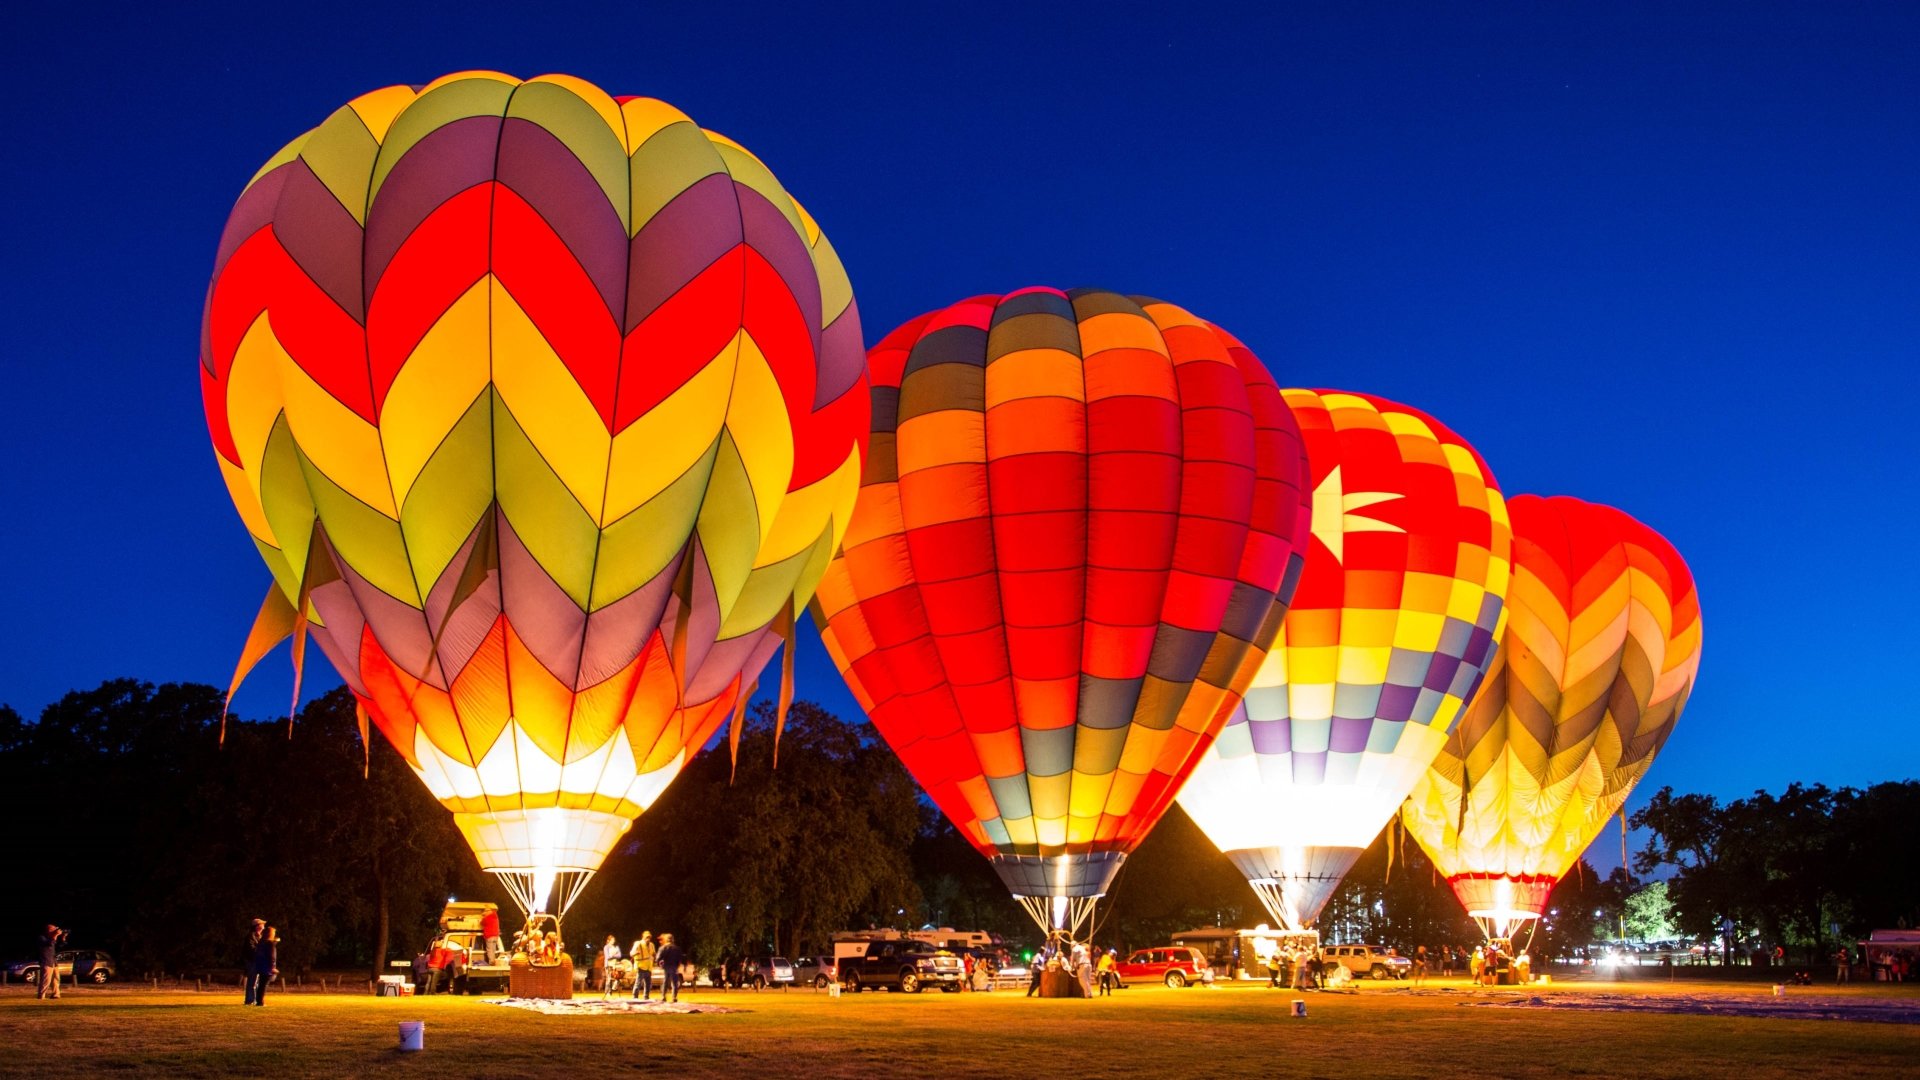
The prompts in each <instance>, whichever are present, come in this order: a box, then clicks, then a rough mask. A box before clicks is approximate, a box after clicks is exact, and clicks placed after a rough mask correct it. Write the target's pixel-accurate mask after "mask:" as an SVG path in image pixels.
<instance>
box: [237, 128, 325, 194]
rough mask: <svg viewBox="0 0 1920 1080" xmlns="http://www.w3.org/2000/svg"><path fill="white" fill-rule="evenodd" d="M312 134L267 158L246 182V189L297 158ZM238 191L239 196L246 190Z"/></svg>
mask: <svg viewBox="0 0 1920 1080" xmlns="http://www.w3.org/2000/svg"><path fill="white" fill-rule="evenodd" d="M312 134H313V132H311V131H309V132H307V133H306V134H305V135H302V136H300V137H299V138H297V139H295V140H293V141H292V142H290V143H288V144H287V145H285V146H283V147H281V148H280V150H279V152H278V153H276V154H274V155H273V156H272V157H270V158H268V159H267V163H266V164H265V165H262V166H260V168H259V169H258V170H256V171H255V172H254V174H253V178H252V179H251V180H248V181H247V187H252V186H253V185H254V184H256V183H259V181H260V178H261V177H263V176H265V175H267V174H268V173H270V172H272V171H273V170H275V169H277V168H279V167H280V166H282V165H285V164H286V163H287V162H289V161H292V160H293V159H294V158H297V157H299V156H300V148H301V147H303V146H305V145H306V144H307V138H308V137H309V136H311V135H312ZM240 191H241V194H243V195H244V194H246V188H242V189H240Z"/></svg>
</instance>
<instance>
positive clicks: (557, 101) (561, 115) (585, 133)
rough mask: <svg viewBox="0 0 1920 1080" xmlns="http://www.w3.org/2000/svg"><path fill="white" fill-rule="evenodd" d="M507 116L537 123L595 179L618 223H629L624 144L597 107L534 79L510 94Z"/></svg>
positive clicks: (564, 88) (562, 87)
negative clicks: (618, 218)
mask: <svg viewBox="0 0 1920 1080" xmlns="http://www.w3.org/2000/svg"><path fill="white" fill-rule="evenodd" d="M507 115H508V116H509V117H519V118H520V119H522V120H529V121H532V122H533V123H535V124H538V125H540V126H541V127H543V128H545V129H547V131H549V132H551V133H552V134H553V136H554V137H555V138H557V139H559V140H560V141H561V142H562V143H563V144H565V145H566V148H567V149H569V150H571V151H573V156H574V157H577V158H579V159H580V162H581V164H583V165H585V166H586V167H587V171H588V172H590V173H592V174H593V178H594V179H595V180H597V181H599V183H600V190H602V191H604V192H606V194H607V202H609V203H611V204H612V205H613V210H614V213H616V214H619V215H620V224H622V225H630V221H629V213H630V208H629V206H628V202H627V200H628V198H629V195H630V192H629V191H628V181H627V147H626V144H625V143H624V142H622V141H621V138H622V133H621V132H618V131H615V130H613V129H612V128H609V127H607V122H606V120H605V119H603V118H602V117H601V115H600V113H599V111H598V110H597V109H595V108H594V107H593V106H592V105H589V104H587V102H585V101H583V100H581V98H580V95H578V94H576V93H574V92H573V91H572V90H569V89H567V88H566V87H564V86H561V85H560V84H558V83H538V82H536V83H527V84H526V85H525V86H522V87H521V88H520V92H519V93H517V94H515V95H513V101H512V102H511V103H510V105H509V107H508V109H507ZM629 235H631V233H629Z"/></svg>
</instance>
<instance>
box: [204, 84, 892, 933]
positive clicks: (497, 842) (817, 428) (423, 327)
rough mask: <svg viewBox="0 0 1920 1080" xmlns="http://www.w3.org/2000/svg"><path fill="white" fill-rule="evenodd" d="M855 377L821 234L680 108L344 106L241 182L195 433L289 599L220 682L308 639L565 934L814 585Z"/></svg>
mask: <svg viewBox="0 0 1920 1080" xmlns="http://www.w3.org/2000/svg"><path fill="white" fill-rule="evenodd" d="M864 369H865V365H864V361H863V357H862V353H861V341H860V326H859V317H858V315H857V313H856V310H855V307H854V303H853V294H852V291H851V288H850V287H849V285H848V281H847V276H846V273H845V271H844V270H843V269H842V267H841V265H840V260H839V258H838V257H837V256H836V255H835V254H834V251H833V248H832V246H831V245H829V244H828V243H827V241H826V238H825V237H824V236H822V235H821V233H820V230H819V228H818V227H817V226H816V225H815V224H814V222H813V219H812V218H811V217H809V216H808V215H807V213H806V211H805V210H803V209H801V208H800V206H799V204H797V203H796V202H794V201H793V199H792V198H791V197H789V196H788V195H787V193H786V191H785V190H784V189H783V188H782V187H781V186H780V184H779V182H778V181H776V180H775V179H774V177H773V175H772V173H770V172H769V171H768V170H767V167H766V166H765V165H763V164H762V163H761V162H760V161H759V160H758V159H757V158H755V157H754V156H753V155H752V154H750V153H748V152H747V151H746V150H744V149H742V148H741V147H739V146H738V145H736V144H734V143H733V142H731V141H729V140H727V139H725V138H723V137H721V136H719V135H715V134H713V133H711V132H707V131H703V130H702V129H701V128H700V127H698V126H697V125H695V124H694V123H693V122H692V121H691V120H689V119H688V118H687V117H686V116H684V115H682V114H681V113H679V112H678V111H676V110H674V109H673V108H672V107H671V106H669V105H666V104H664V103H662V102H659V101H655V100H652V99H648V98H620V99H615V98H612V97H609V96H607V95H606V94H605V93H603V92H602V91H600V90H599V89H598V88H596V87H594V86H592V85H590V84H588V83H585V82H582V81H581V80H578V79H574V78H570V77H566V76H558V75H554V76H544V77H541V78H538V79H533V80H529V81H526V82H522V81H520V80H518V79H514V78H511V77H508V76H505V75H500V74H496V73H493V72H466V73H462V74H458V75H450V76H447V77H446V78H443V79H439V80H436V81H435V82H433V83H430V84H428V85H427V86H424V87H420V88H409V87H405V86H395V87H388V88H386V89H384V90H378V91H375V92H373V93H370V94H367V95H364V96H362V97H359V98H356V99H354V100H353V101H352V102H349V103H348V104H347V105H346V106H345V107H343V108H341V109H340V110H339V111H337V112H335V113H334V114H333V115H332V116H331V117H329V118H328V119H327V120H326V121H325V122H324V123H322V124H321V125H320V126H319V127H317V128H315V129H313V130H312V131H310V132H308V133H307V134H305V135H302V136H301V137H299V138H298V139H295V140H294V141H293V142H292V143H290V144H288V145H287V147H286V148H285V149H284V150H282V151H281V152H280V153H278V154H276V155H274V157H273V158H272V159H271V160H270V161H268V162H267V164H266V165H265V167H263V168H262V169H261V170H260V172H259V173H258V174H257V175H256V176H255V177H254V178H253V180H252V181H251V182H250V183H249V184H248V185H247V188H246V190H245V191H244V192H243V193H242V194H241V196H240V199H239V201H238V203H237V204H236V205H235V207H234V209H233V213H232V216H231V217H230V219H229V220H228V223H227V228H226V232H225V234H224V236H223V237H222V238H221V242H220V247H219V253H218V256H217V258H216V261H215V269H214V277H213V283H212V286H211V288H210V290H209V292H208V297H207V307H206V320H205V332H204V337H203V342H202V349H201V371H200V380H201V387H202V390H203V393H204V398H205V403H206V416H207V426H208V429H209V431H210V432H211V433H212V437H213V445H214V449H215V451H216V452H217V455H218V460H219V464H220V470H221V473H222V475H223V476H224V477H225V478H226V482H227V487H228V490H229V491H230V493H231V494H232V497H233V502H234V505H235V506H236V507H237V508H238V509H239V511H240V516H241V518H242V520H243V521H244V522H245V523H246V526H247V529H248V531H249V532H250V533H251V534H252V536H253V539H254V543H255V545H256V546H257V547H258V548H259V551H260V554H261V556H262V557H263V558H264V559H265V560H266V563H267V566H268V568H269V569H270V570H271V571H272V572H273V576H274V579H275V587H274V588H273V589H272V590H270V591H269V594H268V598H267V602H266V604H265V605H264V606H263V608H262V611H261V615H260V617H259V619H258V620H257V622H256V625H255V631H254V634H253V635H252V637H251V638H250V640H249V643H248V647H247V649H246V650H245V654H244V655H243V658H242V662H241V666H240V671H239V672H237V673H236V676H235V685H236V686H237V685H238V682H239V679H240V677H242V676H244V674H245V671H246V669H247V668H248V667H250V666H251V665H252V664H253V663H254V662H255V661H256V660H257V659H258V658H259V655H260V654H261V653H262V652H264V651H265V650H266V649H267V648H269V647H271V645H272V644H273V643H274V642H275V641H277V640H279V639H280V638H283V637H285V636H287V635H288V634H292V635H293V636H294V646H295V657H296V665H297V664H298V662H299V656H300V652H299V650H300V647H301V644H302V642H303V641H304V640H305V637H306V632H307V631H309V630H311V632H312V634H313V637H314V640H316V641H317V642H318V643H319V644H320V647H321V648H322V650H324V651H325V653H326V654H327V656H328V658H329V659H330V660H332V662H333V664H334V666H335V667H336V668H337V669H338V670H339V671H340V673H341V676H342V677H343V678H344V679H345V680H346V682H347V684H348V685H349V686H350V687H351V688H352V690H353V692H354V694H355V695H356V696H357V697H358V698H359V700H360V703H361V705H362V707H363V720H362V722H363V726H364V723H365V718H366V717H368V716H370V717H371V718H372V722H373V723H374V724H375V725H377V726H378V727H379V728H380V730H381V731H382V732H384V733H385V734H386V736H387V738H388V739H389V740H390V741H391V742H392V743H393V745H394V747H395V748H396V749H398V750H399V751H400V753H401V755H402V756H404V757H405V758H406V760H407V763H408V764H409V765H411V766H412V767H413V768H414V770H415V771H416V772H417V773H418V774H419V776H420V778H421V779H422V780H423V781H425V783H426V784H427V786H428V787H429V788H430V789H431V790H432V791H433V793H434V795H435V796H436V797H438V798H439V799H440V801H441V802H442V803H443V804H444V805H445V806H446V807H447V808H448V809H449V810H451V811H453V812H454V814H455V820H456V821H457V822H458V824H459V826H460V828H461V830H462V831H463V832H464V833H465V835H466V837H467V839H468V840H469V841H470V842H471V843H472V845H473V848H474V851H475V853H476V854H477V856H478V857H479V860H480V864H481V865H482V866H483V867H485V868H486V869H488V870H490V871H493V872H495V873H496V874H499V875H500V876H501V877H502V878H503V879H504V880H506V882H507V883H508V885H509V886H510V887H511V889H512V890H513V892H514V894H515V896H516V898H517V899H518V900H519V901H520V902H521V903H522V904H523V905H525V906H527V907H528V908H532V909H541V908H542V907H543V905H545V904H546V903H547V902H548V899H549V897H550V896H552V898H553V899H554V901H555V902H556V910H559V911H564V910H565V907H566V905H567V904H568V903H570V902H571V899H572V897H573V896H574V895H577V892H578V889H579V887H580V886H581V885H583V884H584V883H585V880H586V878H587V877H588V876H590V875H591V873H592V871H593V870H594V869H595V868H596V867H598V866H599V865H600V862H601V860H602V859H603V858H604V857H605V855H606V854H607V852H608V851H609V850H610V848H611V847H612V845H613V844H614V842H615V841H616V840H617V839H618V838H619V836H620V835H621V833H622V832H624V831H625V830H626V829H627V827H628V825H629V824H630V822H631V820H632V819H633V818H634V817H635V816H637V815H638V814H639V813H640V812H641V811H642V810H644V809H646V807H647V806H648V804H649V803H651V802H652V801H653V800H654V799H655V798H656V797H657V796H658V795H659V794H660V791H661V790H662V789H663V788H664V787H665V786H666V785H667V783H668V782H669V781H671V780H672V779H673V777H674V775H675V774H676V773H677V772H678V771H679V769H680V767H681V765H682V764H683V763H684V762H685V760H686V758H687V756H688V755H689V754H690V753H692V752H693V751H694V750H697V749H698V748H699V747H700V746H701V745H702V744H703V743H704V742H705V741H706V740H707V739H708V738H709V737H710V736H711V735H712V734H713V733H714V732H715V730H716V728H717V727H718V726H719V725H720V724H721V723H722V722H723V721H724V720H725V719H726V718H727V717H728V716H729V714H730V713H731V712H732V711H733V710H735V709H736V707H738V706H740V705H743V704H744V702H745V699H746V697H747V695H748V694H749V693H750V691H751V688H752V686H753V684H754V682H755V679H756V677H757V675H758V674H759V672H760V671H761V669H762V667H763V666H764V665H765V664H766V662H767V660H768V658H769V657H770V656H771V654H772V653H773V651H774V650H775V648H776V647H778V645H779V643H780V641H781V637H782V635H784V634H786V633H788V632H789V631H790V628H791V626H792V622H793V618H794V614H795V612H796V611H797V610H798V609H799V607H801V606H803V605H804V604H805V602H806V600H807V599H808V598H809V597H810V596H811V594H812V592H813V587H814V583H815V582H816V581H817V580H818V579H819V577H820V575H821V574H822V573H823V572H824V570H825V568H826V564H827V559H828V556H829V555H830V553H831V552H832V551H833V549H834V548H835V547H836V546H837V545H838V543H839V539H840V536H841V534H842V532H843V531H844V529H845V527H846V523H847V521H848V519H849V515H850V513H851V510H852V508H853V502H854V499H855V498H856V496H857V494H858V486H859V476H860V463H861V459H862V454H863V448H864V444H865V440H866V438H867V433H868V408H869V395H868V392H867V387H866V381H865V376H864ZM789 670H790V669H789ZM556 881H557V882H558V883H559V884H560V886H561V888H560V889H559V891H558V892H557V893H555V892H553V885H554V884H555V883H556Z"/></svg>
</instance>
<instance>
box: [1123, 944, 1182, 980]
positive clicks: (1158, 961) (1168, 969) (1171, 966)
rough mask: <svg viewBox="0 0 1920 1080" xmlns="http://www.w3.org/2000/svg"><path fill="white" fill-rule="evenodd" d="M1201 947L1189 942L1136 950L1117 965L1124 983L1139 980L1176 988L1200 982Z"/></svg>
mask: <svg viewBox="0 0 1920 1080" xmlns="http://www.w3.org/2000/svg"><path fill="white" fill-rule="evenodd" d="M1201 961H1202V957H1201V955H1200V950H1198V949H1195V948H1193V947H1191V946H1188V945H1168V946H1163V947H1161V948H1158V949H1135V950H1134V951H1133V953H1132V954H1131V955H1129V956H1128V957H1127V958H1126V959H1125V960H1122V961H1120V963H1119V964H1117V965H1115V966H1114V970H1115V971H1117V972H1119V973H1120V981H1121V985H1123V986H1124V985H1125V984H1126V983H1128V982H1131V981H1133V980H1135V979H1138V980H1140V981H1142V982H1163V983H1166V984H1167V985H1168V986H1171V987H1175V988H1176V989H1177V988H1179V987H1182V986H1190V985H1192V984H1194V983H1197V982H1199V981H1200V964H1201Z"/></svg>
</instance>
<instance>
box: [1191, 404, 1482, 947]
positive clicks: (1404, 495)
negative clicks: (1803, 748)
mask: <svg viewBox="0 0 1920 1080" xmlns="http://www.w3.org/2000/svg"><path fill="white" fill-rule="evenodd" d="M1284 396H1285V398H1286V402H1287V405H1288V406H1289V407H1290V408H1291V409H1292V410H1293V415H1294V417H1295V419H1297V420H1298V421H1299V423H1300V431H1301V434H1302V435H1303V436H1304V437H1305V439H1306V448H1307V460H1308V463H1309V464H1310V465H1311V467H1312V471H1313V485H1312V486H1313V543H1312V544H1311V546H1310V547H1309V550H1308V554H1307V562H1306V569H1305V571H1304V572H1303V573H1302V574H1301V577H1300V588H1299V590H1298V591H1297V592H1296V593H1295V594H1294V597H1293V606H1292V608H1291V609H1290V610H1289V611H1288V612H1287V616H1286V621H1285V624H1284V625H1283V626H1282V627H1281V630H1280V636H1279V638H1278V639H1277V640H1275V641H1274V642H1273V647H1272V650H1271V651H1270V652H1269V653H1268V654H1267V657H1266V661H1265V663H1264V664H1262V666H1261V668H1260V671H1259V673H1258V674H1257V675H1256V676H1255V677H1254V680H1253V687H1252V689H1250V690H1248V691H1247V695H1246V701H1245V703H1244V704H1243V706H1242V707H1241V709H1240V710H1239V711H1238V712H1237V713H1236V714H1235V715H1234V716H1233V718H1232V719H1231V721H1229V723H1228V724H1227V726H1226V728H1225V730H1223V731H1222V732H1221V733H1220V738H1219V739H1218V740H1217V741H1215V743H1214V744H1213V746H1212V748H1211V749H1210V750H1209V751H1208V752H1207V753H1206V755H1205V756H1204V757H1203V758H1202V760H1201V762H1200V765H1199V767H1198V768H1196V769H1195V770H1194V773H1193V778H1192V779H1191V780H1190V781H1188V783H1187V786H1186V788H1185V789H1184V791H1183V792H1182V793H1181V795H1180V806H1181V808H1182V809H1184V810H1186V812H1187V813H1188V815H1190V816H1191V817H1192V818H1193V820H1194V823H1195V824H1196V825H1198V826H1200V829H1201V831H1203V832H1205V833H1206V834H1207V838H1208V839H1210V840H1212V841H1213V842H1214V844H1215V845H1217V846H1218V847H1219V848H1220V850H1221V851H1223V852H1225V853H1226V854H1227V856H1228V857H1229V858H1231V859H1232V860H1233V863H1234V865H1235V866H1237V867H1239V869H1240V871H1241V872H1242V873H1243V874H1245V875H1246V876H1247V880H1248V882H1249V883H1250V884H1252V885H1253V887H1254V891H1255V892H1256V893H1257V894H1259V896H1260V899H1261V901H1262V903H1264V904H1265V905H1266V907H1267V909H1268V911H1269V912H1270V913H1271V914H1272V915H1273V916H1274V918H1276V919H1278V920H1280V922H1281V923H1282V924H1283V925H1285V926H1287V927H1288V928H1290V929H1294V930H1300V929H1304V928H1306V927H1307V926H1310V925H1311V924H1312V923H1313V922H1314V920H1316V919H1317V918H1318V917H1319V914H1320V909H1321V907H1323V906H1324V905H1325V904H1326V901H1327V898H1328V897H1329V896H1331V895H1332V893H1333V890H1334V889H1335V887H1337V886H1338V885H1339V883H1340V879H1341V878H1342V877H1344V876H1345V874H1346V872H1347V870H1348V869H1349V868H1351V867H1352V865H1353V862H1354V860H1355V859H1356V858H1358V857H1359V855H1360V852H1361V851H1362V850H1364V849H1365V848H1366V846H1367V845H1368V844H1369V843H1371V842H1372V841H1373V838H1374V837H1375V836H1376V835H1378V834H1379V832H1380V829H1381V827H1382V826H1384V825H1386V824H1387V822H1389V821H1391V820H1392V818H1393V815H1394V811H1395V809H1397V808H1398V807H1399V805H1400V802H1401V800H1403V799H1404V798H1406V794H1407V791H1408V789H1409V788H1411V787H1412V786H1413V784H1414V782H1415V781H1416V780H1418V779H1419V777H1420V775H1421V773H1422V772H1424V771H1425V770H1426V768H1427V766H1428V764H1430V763H1431V762H1432V761H1433V757H1434V755H1435V754H1437V753H1439V751H1440V744H1441V742H1443V741H1444V740H1445V739H1446V736H1447V733H1448V732H1449V731H1451V730H1452V728H1453V725H1454V722H1455V720H1457V719H1458V718H1459V716H1460V711H1461V709H1462V707H1463V706H1464V705H1465V703H1466V701H1467V700H1468V699H1469V698H1470V697H1471V696H1472V694H1473V692H1474V690H1475V688H1476V687H1477V686H1478V685H1479V683H1480V677H1481V674H1482V673H1483V672H1484V671H1485V670H1486V668H1487V665H1488V664H1489V663H1490V662H1491V661H1492V656H1493V651H1494V643H1495V641H1497V640H1498V633H1499V629H1500V621H1501V612H1502V607H1501V598H1502V597H1503V596H1505V594H1506V590H1507V575H1508V558H1509V555H1510V552H1511V547H1512V541H1511V537H1510V535H1509V531H1508V522H1507V511H1506V505H1505V503H1504V502H1503V500H1502V499H1501V497H1500V490H1499V487H1498V486H1497V485H1496V484H1495V483H1494V479H1493V474H1492V473H1491V472H1490V471H1489V470H1488V469H1487V466H1486V463H1485V462H1484V461H1482V460H1481V459H1480V455H1479V454H1477V453H1475V452H1474V450H1473V448H1472V447H1470V446H1468V445H1467V443H1466V441H1465V440H1463V439H1461V438H1460V436H1458V435H1456V434H1454V433H1453V432H1452V431H1450V430H1448V429H1447V428H1446V427H1445V426H1444V425H1442V424H1440V423H1439V422H1438V421H1436V420H1434V419H1433V418H1432V417H1430V416H1427V415H1425V414H1423V413H1421V412H1418V411H1417V410H1414V409H1410V408H1408V407H1406V406H1404V405H1397V404H1395V403H1393V402H1390V401H1386V400H1384V399H1382V398H1376V397H1369V396H1366V395H1362V394H1348V393H1337V392H1333V391H1318V392H1315V391H1311V390H1287V391H1284Z"/></svg>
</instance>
